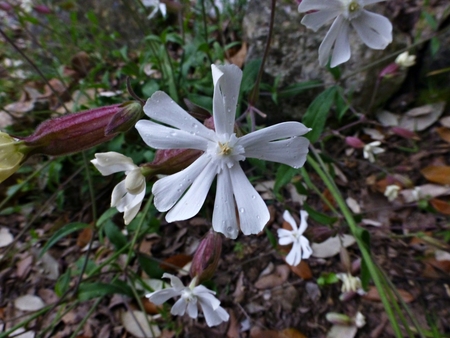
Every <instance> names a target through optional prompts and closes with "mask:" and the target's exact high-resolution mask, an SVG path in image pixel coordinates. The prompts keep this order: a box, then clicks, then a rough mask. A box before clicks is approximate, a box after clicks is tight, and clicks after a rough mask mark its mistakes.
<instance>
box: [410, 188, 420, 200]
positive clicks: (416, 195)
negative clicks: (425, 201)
mask: <svg viewBox="0 0 450 338" xmlns="http://www.w3.org/2000/svg"><path fill="white" fill-rule="evenodd" d="M411 195H412V198H413V201H416V202H418V201H420V199H421V198H422V189H421V188H420V187H414V189H413V190H412V192H411Z"/></svg>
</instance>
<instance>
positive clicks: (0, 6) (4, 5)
mask: <svg viewBox="0 0 450 338" xmlns="http://www.w3.org/2000/svg"><path fill="white" fill-rule="evenodd" d="M12 9H13V7H12V6H11V5H10V4H9V3H7V2H4V1H1V2H0V10H2V11H5V12H9V11H10V10H12Z"/></svg>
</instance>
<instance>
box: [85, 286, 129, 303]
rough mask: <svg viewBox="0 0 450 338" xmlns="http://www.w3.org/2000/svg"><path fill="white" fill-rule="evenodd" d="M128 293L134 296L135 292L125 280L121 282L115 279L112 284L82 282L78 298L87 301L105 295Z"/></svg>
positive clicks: (127, 294)
mask: <svg viewBox="0 0 450 338" xmlns="http://www.w3.org/2000/svg"><path fill="white" fill-rule="evenodd" d="M114 294H120V295H126V296H129V297H133V292H132V291H131V289H130V287H129V286H128V285H126V284H124V282H121V283H119V282H118V281H115V282H114V283H111V284H106V283H81V284H80V286H79V288H78V300H80V301H82V302H83V301H86V300H89V299H93V298H97V297H103V296H108V295H114Z"/></svg>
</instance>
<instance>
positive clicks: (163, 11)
mask: <svg viewBox="0 0 450 338" xmlns="http://www.w3.org/2000/svg"><path fill="white" fill-rule="evenodd" d="M159 10H160V11H161V14H162V15H163V17H166V15H167V7H166V4H164V3H160V4H159Z"/></svg>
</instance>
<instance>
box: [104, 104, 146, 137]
mask: <svg viewBox="0 0 450 338" xmlns="http://www.w3.org/2000/svg"><path fill="white" fill-rule="evenodd" d="M120 107H121V108H122V109H121V110H119V111H118V112H117V113H116V114H114V116H113V117H112V118H111V120H110V121H109V123H108V125H107V126H106V128H105V135H113V134H117V133H120V132H125V131H128V130H130V129H131V128H132V127H134V125H135V124H136V122H137V121H138V120H139V119H140V118H141V117H142V115H143V110H142V105H141V104H140V103H139V102H136V101H129V102H125V103H122V105H121V106H120Z"/></svg>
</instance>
